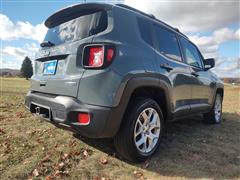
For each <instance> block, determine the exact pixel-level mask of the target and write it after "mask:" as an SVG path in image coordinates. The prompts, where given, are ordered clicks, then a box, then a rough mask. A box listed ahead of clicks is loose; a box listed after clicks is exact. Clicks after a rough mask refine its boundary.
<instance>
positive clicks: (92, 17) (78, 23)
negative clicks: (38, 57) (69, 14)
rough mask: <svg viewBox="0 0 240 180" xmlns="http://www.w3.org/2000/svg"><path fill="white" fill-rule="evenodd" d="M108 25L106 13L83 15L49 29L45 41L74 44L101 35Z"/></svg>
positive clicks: (56, 43) (57, 43)
mask: <svg viewBox="0 0 240 180" xmlns="http://www.w3.org/2000/svg"><path fill="white" fill-rule="evenodd" d="M107 25H108V21H107V12H106V11H99V12H96V13H92V14H88V15H83V16H80V17H78V18H75V19H73V20H70V21H67V22H65V23H62V24H60V25H58V26H56V27H53V28H50V29H48V31H47V34H46V36H45V39H44V41H50V42H52V43H54V44H55V45H59V44H62V43H66V42H73V41H76V40H80V39H84V38H86V37H89V36H91V35H94V34H97V33H100V32H102V31H104V30H105V29H106V28H107Z"/></svg>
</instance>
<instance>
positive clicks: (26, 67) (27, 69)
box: [21, 56, 33, 80]
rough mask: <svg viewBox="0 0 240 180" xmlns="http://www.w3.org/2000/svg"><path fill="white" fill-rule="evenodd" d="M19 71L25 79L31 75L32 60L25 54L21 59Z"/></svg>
mask: <svg viewBox="0 0 240 180" xmlns="http://www.w3.org/2000/svg"><path fill="white" fill-rule="evenodd" d="M21 73H22V76H23V77H25V78H26V79H27V80H28V78H30V77H31V76H32V75H33V66H32V61H31V60H30V59H29V57H27V56H26V57H25V59H24V60H23V63H22V67H21Z"/></svg>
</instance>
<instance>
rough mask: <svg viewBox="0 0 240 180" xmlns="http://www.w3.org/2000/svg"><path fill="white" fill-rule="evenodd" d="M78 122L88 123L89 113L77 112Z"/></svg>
mask: <svg viewBox="0 0 240 180" xmlns="http://www.w3.org/2000/svg"><path fill="white" fill-rule="evenodd" d="M78 122H79V123H80V124H81V125H88V124H89V123H90V115H89V114H88V113H78Z"/></svg>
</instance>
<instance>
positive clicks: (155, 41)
mask: <svg viewBox="0 0 240 180" xmlns="http://www.w3.org/2000/svg"><path fill="white" fill-rule="evenodd" d="M151 24H152V25H151V27H152V31H153V32H152V34H153V45H154V49H155V50H156V51H157V52H159V42H158V40H157V34H156V31H155V29H154V26H158V27H160V28H162V29H164V30H167V31H169V32H170V33H172V34H173V35H174V36H175V38H176V40H177V46H178V50H179V52H180V57H181V60H180V61H179V60H177V59H175V58H171V57H168V56H166V55H164V54H163V53H161V52H159V53H160V54H161V55H162V56H164V57H165V58H167V59H170V60H173V61H175V62H180V63H184V59H183V54H182V52H181V48H180V44H179V40H178V37H177V34H176V33H175V32H174V31H172V30H171V29H168V28H166V27H164V26H162V25H160V24H158V23H155V22H153V23H151ZM184 64H185V63H184Z"/></svg>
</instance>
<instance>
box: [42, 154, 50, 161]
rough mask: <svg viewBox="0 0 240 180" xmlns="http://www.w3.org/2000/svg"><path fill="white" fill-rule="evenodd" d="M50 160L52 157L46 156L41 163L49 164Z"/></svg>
mask: <svg viewBox="0 0 240 180" xmlns="http://www.w3.org/2000/svg"><path fill="white" fill-rule="evenodd" d="M49 160H50V155H46V156H45V157H44V158H43V159H42V160H41V162H47V161H49Z"/></svg>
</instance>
